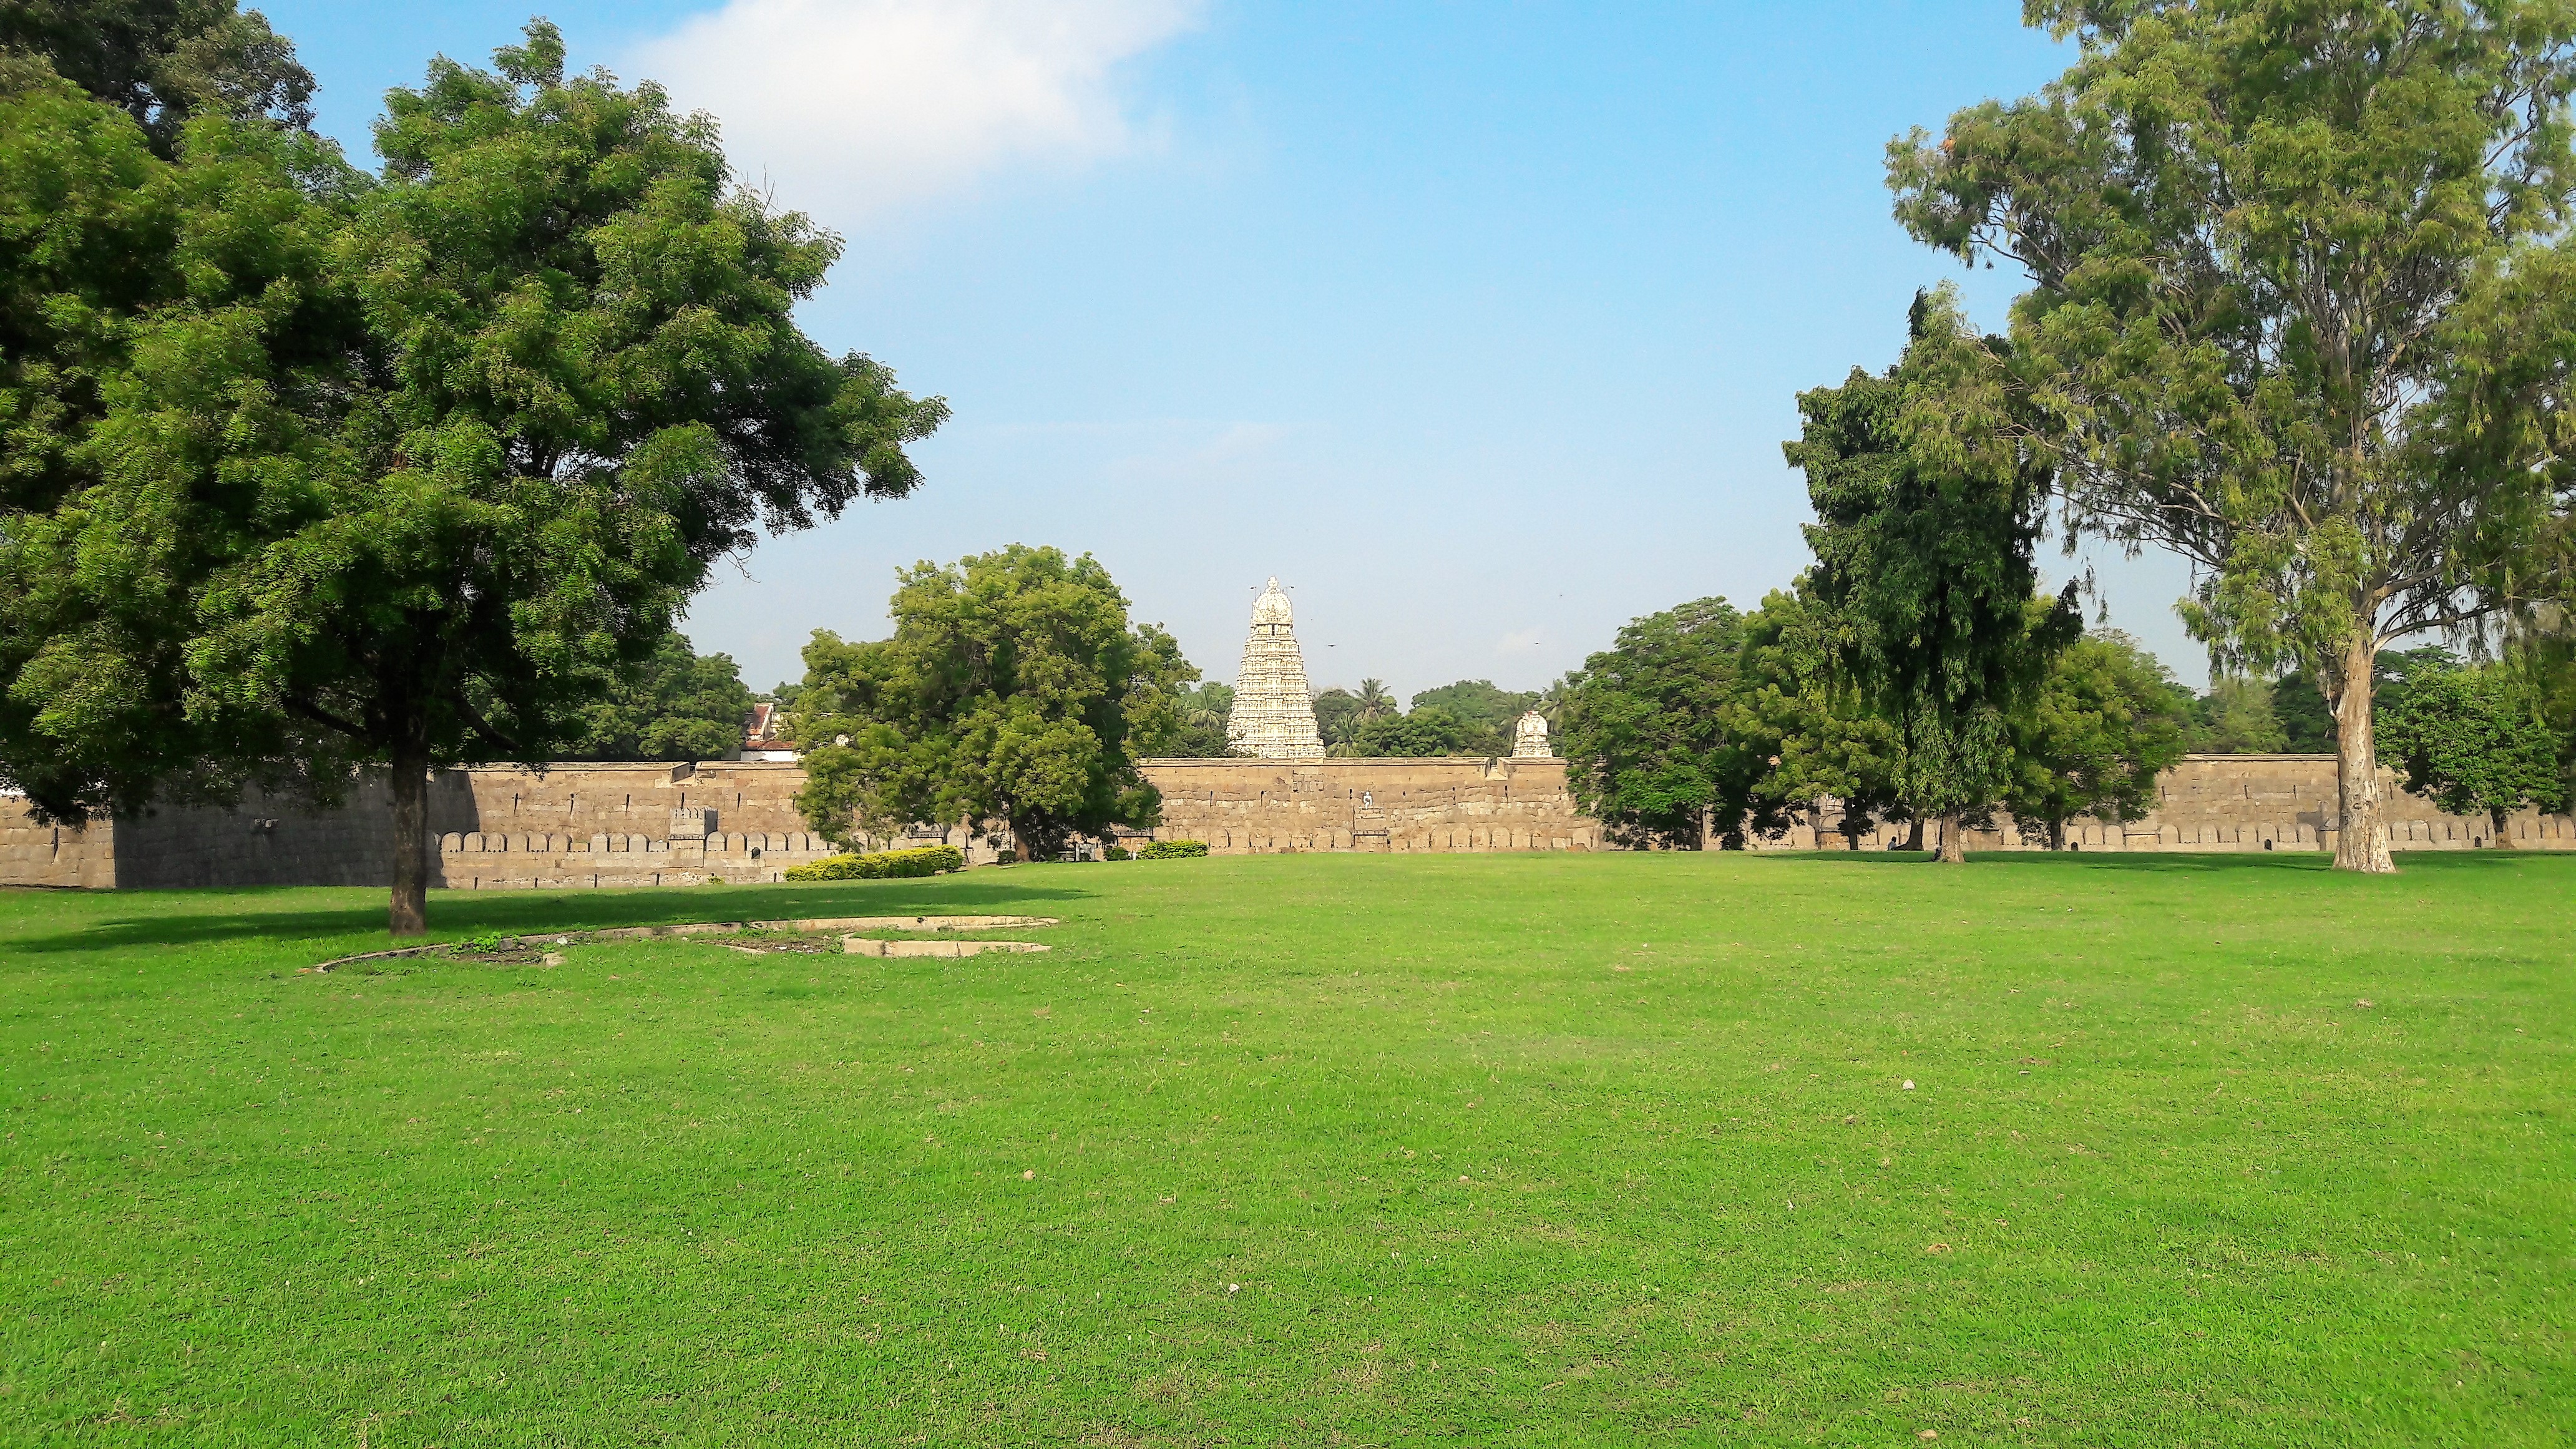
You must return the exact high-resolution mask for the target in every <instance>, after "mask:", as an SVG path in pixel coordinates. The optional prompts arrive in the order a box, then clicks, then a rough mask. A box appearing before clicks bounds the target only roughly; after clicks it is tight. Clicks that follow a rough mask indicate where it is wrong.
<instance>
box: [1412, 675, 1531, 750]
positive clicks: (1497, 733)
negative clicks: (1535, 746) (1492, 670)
mask: <svg viewBox="0 0 2576 1449" xmlns="http://www.w3.org/2000/svg"><path fill="white" fill-rule="evenodd" d="M1538 702H1539V696H1538V694H1537V693H1536V692H1535V691H1531V692H1523V691H1520V690H1512V689H1503V688H1500V687H1498V686H1496V685H1495V683H1494V682H1493V681H1492V680H1490V679H1462V680H1459V681H1458V682H1457V683H1455V684H1444V685H1441V686H1440V687H1439V688H1437V689H1426V690H1424V691H1422V692H1421V693H1420V694H1417V695H1415V696H1414V697H1413V701H1412V705H1411V708H1412V709H1414V710H1415V711H1417V712H1418V711H1420V710H1421V709H1423V708H1424V707H1426V706H1428V707H1431V708H1436V709H1440V710H1444V711H1446V712H1447V713H1448V714H1449V715H1450V716H1451V717H1453V718H1455V719H1456V720H1457V721H1458V722H1459V723H1461V724H1463V725H1465V726H1466V728H1467V741H1466V745H1465V748H1466V749H1467V750H1468V751H1469V752H1471V753H1474V754H1481V755H1508V754H1510V753H1511V752H1512V729H1513V726H1515V725H1517V724H1518V723H1520V717H1521V716H1522V715H1525V714H1527V713H1529V712H1530V711H1531V710H1532V709H1534V708H1536V707H1537V705H1538Z"/></svg>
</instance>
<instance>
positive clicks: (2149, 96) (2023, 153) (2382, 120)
mask: <svg viewBox="0 0 2576 1449" xmlns="http://www.w3.org/2000/svg"><path fill="white" fill-rule="evenodd" d="M2025 14H2026V15H2027V16H2028V18H2029V19H2030V21H2031V22H2032V23H2033V24H2036V25H2041V26H2045V27H2047V28H2048V29H2049V30H2050V31H2051V33H2052V34H2054V35H2056V36H2058V37H2059V38H2061V39H2063V38H2067V37H2072V38H2073V39H2074V40H2075V42H2076V44H2077V47H2078V51H2079V57H2078V59H2077V61H2076V63H2075V65H2074V66H2073V68H2071V69H2070V70H2068V71H2067V72H2066V74H2065V75H2064V76H2063V77H2062V78H2061V79H2059V80H2058V81H2056V82H2054V83H2053V84H2051V85H2050V86H2048V87H2047V88H2046V89H2045V90H2043V91H2042V92H2041V93H2040V94H2039V95H2037V96H2034V97H2030V98H2028V99H2024V100H2020V101H2015V102H2010V103H1999V102H1987V103H1985V104H1982V105H1979V106H1975V107H1972V108H1970V109H1968V110H1964V111H1961V112H1959V113H1957V114H1956V115H1954V116H1953V117H1952V118H1951V120H1950V124H1949V129H1948V134H1947V135H1946V136H1944V137H1943V138H1942V139H1941V140H1940V141H1939V142H1938V143H1935V142H1933V141H1932V140H1931V139H1930V138H1929V137H1927V136H1925V135H1924V134H1922V133H1921V132H1917V133H1915V134H1914V135H1913V136H1911V137H1908V138H1904V139H1901V140H1899V141H1898V142H1897V143H1896V144H1895V145H1894V146H1893V147H1892V148H1891V151H1890V184H1891V185H1892V186H1893V187H1894V188H1895V190H1896V193H1897V197H1898V200H1897V205H1896V211H1897V215H1898V217H1899V218H1900V219H1901V220H1902V221H1903V222H1904V224H1905V225H1906V226H1907V227H1908V228H1910V229H1911V230H1912V231H1913V233H1914V234H1915V235H1916V236H1917V237H1919V238H1921V239H1922V240H1924V241H1926V242H1929V243H1931V244H1932V245H1935V246H1938V247H1941V248H1943V249H1945V250H1948V251H1950V252H1952V253H1954V254H1956V255H1957V256H1959V257H1961V258H1962V259H1965V260H1968V261H1971V262H1973V261H1976V260H1978V259H1980V258H1983V257H1986V256H1989V255H1997V256H2001V257H2003V258H2006V259H2008V260H2010V261H2012V262H2014V263H2016V264H2018V265H2019V266H2020V267H2021V268H2022V269H2023V270H2024V271H2025V272H2026V273H2027V274H2028V276H2029V277H2030V279H2031V281H2032V283H2033V284H2034V285H2033V287H2032V289H2031V290H2030V291H2029V292H2027V293H2026V294H2024V295H2023V297H2022V298H2021V299H2020V300H2019V301H2018V302H2017V303H2016V304H2015V307H2014V312H2013V327H2012V335H2013V340H2014V343H2015V348H2014V352H2013V361H2014V365H2015V369H2016V371H2017V373H2018V375H2019V378H2020V380H2021V382H2022V384H2023V386H2024V388H2025V390H2026V393H2027V396H2028V397H2029V398H2030V400H2031V402H2032V404H2033V415H2034V417H2035V418H2037V419H2038V422H2037V424H2036V425H2035V427H2034V429H2033V436H2034V441H2035V442H2037V443H2038V444H2039V445H2040V446H2042V447H2044V448H2045V449H2047V450H2048V452H2049V454H2050V456H2051V457H2052V459H2053V460H2054V461H2055V462H2056V463H2057V465H2058V466H2059V468H2060V470H2061V476H2062V479H2063V483H2064V488H2065V495H2066V498H2067V500H2068V505H2069V511H2070V514H2071V516H2072V518H2073V520H2074V521H2075V522H2076V523H2077V524H2078V525H2080V526H2081V527H2084V528H2087V529H2090V530H2092V531H2094V532H2096V533H2098V534H2101V535H2104V536H2107V537H2109V538H2111V539H2114V540H2117V541H2120V542H2122V543H2125V544H2129V545H2131V546H2137V545H2141V544H2150V543H2152V544H2158V545H2162V546H2164V547H2167V548H2171V549H2173V550H2175V551H2177V552H2179V553H2181V554H2182V555H2184V556H2185V557H2187V558H2189V559H2190V560H2191V561H2192V562H2193V563H2195V564H2196V565H2198V566H2199V568H2200V570H2201V571H2202V572H2201V579H2202V582H2201V584H2200V587H2199V588H2198V590H2197V592H2196V593H2195V595H2194V596H2193V597H2192V598H2191V599H2190V600H2188V601H2186V604H2185V607H2184V610H2183V612H2184V616H2185V618H2186V620H2187V622H2188V623H2189V625H2190V627H2191V629H2192V630H2193V631H2194V633H2195V634H2196V635H2197V636H2198V637H2200V638H2201V639H2203V640H2205V641H2207V642H2208V644H2209V645H2210V647H2211V649H2212V652H2213V654H2214V655H2215V656H2216V658H2217V659H2218V661H2219V662H2220V663H2221V664H2223V665H2227V666H2230V667H2250V668H2259V669H2267V670H2268V669H2271V668H2274V667H2278V666H2280V665H2282V664H2284V663H2287V662H2297V663H2301V664H2304V665H2305V666H2306V667H2307V668H2308V669H2310V670H2311V671H2313V673H2314V675H2315V677H2316V679H2317V681H2318V683H2319V684H2320V685H2321V686H2322V687H2323V689H2324V691H2325V694H2326V697H2327V699H2328V701H2329V703H2330V704H2331V705H2332V706H2333V709H2334V715H2335V721H2336V755H2337V759H2338V762H2339V766H2340V769H2339V776H2340V781H2341V796H2342V802H2341V819H2340V822H2339V823H2340V826H2341V834H2340V836H2339V837H2338V841H2337V846H2336V857H2335V863H2336V865H2337V866H2338V867H2340V868H2343V869H2348V870H2361V871H2386V870H2391V869H2394V864H2393V862H2392V861H2391V859H2390V857H2389V853H2388V843H2387V832H2386V829H2385V828H2384V825H2383V824H2382V822H2381V819H2380V799H2379V785H2378V775H2377V771H2376V761H2375V749H2374V745H2373V739H2372V704H2371V699H2372V695H2371V680H2372V674H2373V668H2372V664H2373V659H2374V656H2375V655H2376V654H2377V652H2378V650H2379V649H2380V647H2381V646H2382V645H2384V644H2386V643H2388V642H2389V641H2391V640H2395V639H2399V638H2403V637H2405V636H2407V635H2409V634H2412V633H2415V632H2418V631H2421V630H2426V629H2453V630H2464V629H2472V628H2475V627H2477V626H2479V625H2480V624H2481V623H2482V622H2483V621H2486V620H2489V619H2490V618H2491V617H2492V616H2495V615H2497V614H2512V613H2517V612H2523V611H2527V610H2528V609H2529V607H2530V606H2531V605H2532V604H2533V603H2534V602H2535V601H2536V600H2540V599H2543V598H2546V597H2550V596H2563V594H2564V592H2565V590H2566V587H2567V580H2568V571H2567V566H2566V558H2565V551H2566V550H2565V539H2566V535H2565V532H2564V529H2563V527H2562V523H2563V519H2564V516H2565V511H2566V507H2567V501H2568V493H2567V489H2568V480H2569V469H2568V459H2569V448H2570V445H2571V443H2576V424H2571V417H2570V412H2569V404H2570V401H2571V400H2570V397H2569V392H2568V386H2569V379H2570V377H2571V359H2576V244H2571V242H2570V240H2569V238H2568V233H2567V230H2566V223H2567V220H2568V203H2569V198H2570V196H2571V194H2576V152H2571V149H2570V128H2569V124H2568V112H2567V102H2568V96H2569V91H2570V87H2571V84H2576V71H2572V70H2571V66H2570V54H2571V51H2570V42H2571V37H2576V8H2571V7H2570V6H2568V5H2567V4H2566V3H2564V0H2481V3H2474V4H2464V3H2456V0H2395V3H2392V0H2029V3H2027V4H2026V6H2025Z"/></svg>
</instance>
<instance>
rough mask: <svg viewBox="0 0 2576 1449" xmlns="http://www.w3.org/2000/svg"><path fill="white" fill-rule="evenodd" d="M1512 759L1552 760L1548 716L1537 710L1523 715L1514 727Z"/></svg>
mask: <svg viewBox="0 0 2576 1449" xmlns="http://www.w3.org/2000/svg"><path fill="white" fill-rule="evenodd" d="M1512 758H1513V759H1515V760H1552V759H1554V758H1556V757H1555V756H1554V755H1551V754H1549V753H1548V748H1547V716H1546V715H1543V714H1540V713H1539V712H1538V711H1537V710H1531V711H1530V712H1529V713H1527V714H1525V715H1522V716H1521V717H1520V721H1519V722H1518V723H1517V724H1515V725H1513V726H1512Z"/></svg>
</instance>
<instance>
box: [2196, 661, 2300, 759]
mask: <svg viewBox="0 0 2576 1449" xmlns="http://www.w3.org/2000/svg"><path fill="white" fill-rule="evenodd" d="M2273 693H2274V688H2273V685H2272V683H2271V681H2269V680H2265V679H2254V678H2249V677H2247V676H2244V675H2235V676H2231V677H2226V678H2221V679H2216V680H2212V681H2211V682H2210V686H2209V693H2207V694H2204V695H2202V696H2201V697H2200V698H2199V699H2197V700H2195V701H2193V703H2192V731H2191V747H2192V748H2193V749H2195V750H2198V751H2200V752H2201V753H2202V754H2209V755H2269V754H2277V753H2279V752H2281V751H2283V750H2286V749H2288V748H2289V747H2290V735H2289V731H2288V730H2286V729H2284V728H2283V727H2282V724H2281V715H2280V711H2279V710H2278V709H2277V708H2276V707H2275V705H2274V703H2273Z"/></svg>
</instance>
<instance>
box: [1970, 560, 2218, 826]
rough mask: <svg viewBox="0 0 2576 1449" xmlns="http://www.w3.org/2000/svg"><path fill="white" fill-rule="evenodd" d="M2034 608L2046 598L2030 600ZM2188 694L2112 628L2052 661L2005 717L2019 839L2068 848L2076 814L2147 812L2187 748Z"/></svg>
mask: <svg viewBox="0 0 2576 1449" xmlns="http://www.w3.org/2000/svg"><path fill="white" fill-rule="evenodd" d="M2033 608H2034V610H2035V611H2037V612H2042V613H2045V612H2047V611H2049V610H2051V609H2053V608H2054V604H2053V602H2052V601H2050V600H2047V599H2039V600H2035V601H2033ZM2192 724H2193V721H2192V700H2191V696H2190V694H2189V693H2188V692H2186V691H2185V690H2184V689H2183V688H2182V687H2181V686H2179V685H2177V684H2175V683H2174V682H2173V680H2172V678H2171V677H2170V676H2168V675H2167V674H2166V673H2165V668H2164V666H2163V665H2162V664H2160V663H2158V662H2157V661H2156V659H2155V656H2153V655H2151V654H2149V653H2147V652H2146V651H2145V650H2143V649H2141V648H2139V647H2138V645H2137V641H2135V640H2133V639H2131V638H2130V637H2129V636H2128V635H2126V634H2122V633H2120V632H2119V631H2117V630H2106V631H2104V632H2102V633H2097V634H2087V635H2085V636H2084V637H2083V638H2081V639H2078V640H2076V641H2075V642H2074V643H2072V644H2070V645H2068V646H2067V647H2066V648H2064V649H2063V650H2060V651H2059V652H2058V653H2057V654H2056V655H2055V657H2053V658H2052V659H2050V661H2049V665H2048V674H2047V676H2046V677H2045V678H2044V679H2043V680H2042V681H2041V683H2040V687H2039V690H2038V692H2037V693H2036V694H2035V695H2033V696H2032V697H2031V699H2030V700H2029V701H2028V703H2027V704H2026V705H2025V706H2024V707H2023V708H2022V709H2021V710H2019V711H2017V712H2016V713H2015V714H2014V716H2013V723H2012V730H2013V766H2012V783H2011V785H2010V786H2009V788H2008V789H2007V790H2006V791H2005V796H2004V803H2005V804H2006V805H2007V806H2009V807H2010V808H2011V810H2012V813H2013V818H2014V820H2015V822H2016V823H2018V824H2019V825H2020V827H2021V830H2022V833H2023V834H2024V835H2026V836H2030V835H2036V836H2038V837H2040V838H2042V839H2044V840H2046V841H2047V842H2048V847H2049V849H2051V850H2063V849H2065V848H2066V823H2067V822H2068V821H2070V820H2072V819H2074V818H2075V817H2077V816H2079V815H2087V816H2091V817H2093V818H2094V819H2097V820H2103V821H2115V822H2122V823H2125V822H2128V821H2132V820H2140V819H2144V818H2145V817H2146V814H2147V812H2148V811H2149V810H2151V809H2153V808H2155V800H2156V777H2157V776H2158V775H2161V774H2163V773H2164V772H2165V771H2166V770H2168V769H2171V768H2172V767H2173V765H2174V763H2175V762H2176V761H2178V760H2180V759H2181V758H2182V757H2183V752H2184V751H2185V750H2187V749H2189V748H2190V746H2191V734H2192Z"/></svg>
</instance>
